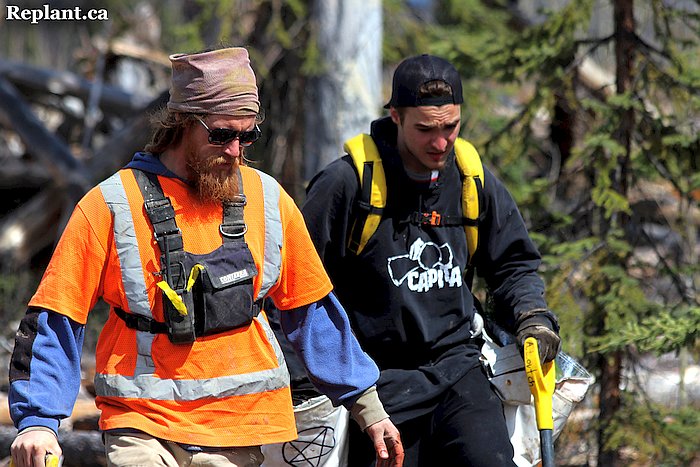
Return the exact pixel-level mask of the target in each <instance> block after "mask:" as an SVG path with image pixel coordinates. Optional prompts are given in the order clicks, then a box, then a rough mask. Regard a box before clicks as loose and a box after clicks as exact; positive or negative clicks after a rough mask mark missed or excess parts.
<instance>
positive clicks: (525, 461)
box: [481, 333, 594, 467]
mask: <svg viewBox="0 0 700 467" xmlns="http://www.w3.org/2000/svg"><path fill="white" fill-rule="evenodd" d="M482 337H483V338H484V340H485V343H484V345H483V347H482V349H481V352H482V357H481V358H482V361H483V363H484V365H485V366H486V370H487V373H488V375H489V380H490V381H491V384H492V385H493V386H494V388H495V389H496V392H497V393H498V395H499V397H500V398H501V400H502V401H503V410H504V413H505V417H506V423H507V425H508V434H509V435H510V442H511V443H512V444H513V449H514V451H515V455H514V456H513V461H514V462H515V464H516V465H517V466H518V467H533V466H535V465H537V464H538V463H539V462H540V460H541V456H540V432H539V430H538V429H537V421H536V418H535V405H534V399H533V397H532V393H531V392H530V387H529V386H528V383H527V375H526V373H525V363H524V362H523V358H522V356H521V355H520V351H519V350H518V347H517V345H516V344H510V345H506V346H504V347H500V346H498V344H496V343H494V342H493V341H492V340H491V338H490V337H489V336H488V335H487V334H486V333H483V334H482ZM554 362H555V365H556V377H557V383H556V387H555V389H554V396H553V399H552V411H553V413H552V415H553V419H554V430H552V431H553V432H552V439H553V440H556V439H557V437H558V436H559V434H560V433H561V431H562V430H563V428H564V425H565V424H566V421H567V420H568V418H569V415H570V414H571V411H572V410H573V408H574V406H575V405H576V404H577V403H578V402H580V401H581V400H583V398H584V396H585V395H586V392H587V391H588V388H589V387H590V386H591V384H593V381H594V378H593V376H591V375H590V374H589V373H588V372H587V371H586V369H585V368H583V367H582V366H581V365H580V364H579V363H578V362H577V361H576V360H575V359H574V358H572V357H571V356H569V355H567V354H566V353H564V352H559V354H557V357H556V359H555V361H554Z"/></svg>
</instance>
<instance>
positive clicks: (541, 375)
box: [523, 337, 556, 430]
mask: <svg viewBox="0 0 700 467" xmlns="http://www.w3.org/2000/svg"><path fill="white" fill-rule="evenodd" d="M523 356H524V358H525V372H526V373H527V382H528V384H529V385H530V392H531V393H532V396H533V397H534V399H535V414H536V416H537V428H538V429H540V430H552V429H554V420H553V418H552V396H554V386H555V384H556V376H555V371H556V369H555V367H554V361H551V362H547V363H545V364H544V365H541V364H540V353H539V349H538V347H537V339H535V338H534V337H528V338H527V339H526V340H525V348H524V351H523Z"/></svg>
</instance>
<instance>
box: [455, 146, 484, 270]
mask: <svg viewBox="0 0 700 467" xmlns="http://www.w3.org/2000/svg"><path fill="white" fill-rule="evenodd" d="M455 155H456V157H457V167H459V172H460V173H461V174H462V215H463V216H464V217H465V218H467V220H468V223H467V224H466V225H465V226H464V232H465V233H466V235H467V248H468V250H469V262H470V263H471V261H472V258H473V257H474V253H475V252H476V248H477V246H478V245H479V225H478V221H479V209H480V208H479V191H480V189H481V188H483V186H484V166H483V165H482V164H481V158H479V153H478V152H477V151H476V148H475V147H474V146H473V145H472V144H471V143H470V142H469V141H467V140H464V139H462V138H457V140H456V141H455Z"/></svg>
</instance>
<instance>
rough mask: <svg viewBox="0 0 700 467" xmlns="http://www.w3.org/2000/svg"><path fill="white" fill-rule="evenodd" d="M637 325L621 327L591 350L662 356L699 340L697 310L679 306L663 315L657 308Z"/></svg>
mask: <svg viewBox="0 0 700 467" xmlns="http://www.w3.org/2000/svg"><path fill="white" fill-rule="evenodd" d="M654 311H655V313H654V314H651V315H648V316H647V317H646V318H643V319H641V320H640V321H630V322H627V323H623V324H622V326H620V327H619V328H618V329H617V330H616V332H615V333H610V334H606V335H605V336H602V337H600V338H597V339H595V340H594V346H593V348H592V349H591V350H593V351H600V352H607V351H611V350H616V349H617V350H622V349H624V348H625V347H627V346H628V345H635V346H636V347H637V349H638V350H639V351H641V352H654V353H656V354H659V355H661V354H664V353H667V352H678V351H679V350H680V349H682V348H693V346H694V345H695V342H696V341H697V340H698V339H700V307H697V306H679V307H677V309H675V310H668V311H665V310H663V309H662V308H661V307H658V308H657V309H656V310H654Z"/></svg>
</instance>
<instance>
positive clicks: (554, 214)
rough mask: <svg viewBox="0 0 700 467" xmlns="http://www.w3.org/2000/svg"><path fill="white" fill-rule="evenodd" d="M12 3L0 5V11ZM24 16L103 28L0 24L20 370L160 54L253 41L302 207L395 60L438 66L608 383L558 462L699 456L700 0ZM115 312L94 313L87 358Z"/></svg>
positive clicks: (6, 332) (365, 123)
mask: <svg viewBox="0 0 700 467" xmlns="http://www.w3.org/2000/svg"><path fill="white" fill-rule="evenodd" d="M17 3H20V2H17ZM11 4H12V2H5V3H2V2H0V6H2V7H3V8H2V11H3V13H2V14H3V15H6V13H7V8H6V7H7V5H11ZM21 4H22V5H21V6H22V8H38V9H41V8H42V7H43V5H44V4H50V6H51V8H56V9H60V8H64V9H70V8H75V7H76V6H80V7H81V8H82V9H83V10H88V9H104V10H105V11H107V12H108V15H109V20H108V21H40V22H38V23H37V24H30V23H29V22H27V21H24V22H22V21H8V20H7V18H5V17H4V16H3V19H0V164H1V165H2V169H0V192H1V193H2V196H0V319H2V320H4V322H6V323H7V326H6V327H4V328H3V329H2V331H1V332H0V336H1V338H0V343H1V344H2V345H1V347H2V350H3V352H4V359H5V361H6V359H7V358H9V352H11V349H12V345H13V338H14V332H15V330H16V329H17V324H18V320H19V319H20V318H21V316H22V315H23V313H24V311H25V308H26V303H27V301H28V299H29V298H30V297H31V295H32V293H33V292H34V290H35V288H36V285H37V283H38V280H39V279H40V277H41V274H42V273H43V270H44V268H45V267H46V264H47V261H48V259H49V257H50V254H51V251H52V249H53V246H54V245H55V241H56V239H57V238H58V235H59V234H60V231H61V229H62V227H63V226H64V225H65V221H66V220H67V218H68V216H69V215H70V213H71V211H72V208H73V206H74V205H75V203H76V202H77V200H78V199H79V198H80V197H81V196H82V195H83V194H84V193H85V191H86V190H87V189H88V188H89V187H90V186H92V185H94V184H95V183H97V182H99V181H100V180H102V179H104V178H105V177H107V176H108V175H109V174H111V173H112V172H113V171H115V170H116V169H118V168H119V167H120V166H121V165H122V164H124V163H125V162H126V161H127V160H128V159H129V158H130V157H131V155H132V153H133V152H134V151H135V150H138V149H140V148H142V147H143V145H144V143H145V142H146V140H147V138H148V135H149V131H148V125H147V122H148V116H149V114H150V113H151V112H153V110H154V109H155V108H157V107H158V106H161V105H163V103H164V102H165V99H167V88H168V79H169V61H168V59H167V56H168V54H169V53H173V52H193V51H198V50H202V49H205V48H207V47H217V46H220V45H245V46H246V47H248V48H249V50H250V53H251V60H252V62H253V66H254V68H255V69H256V71H257V72H258V74H259V83H258V84H259V86H260V95H261V99H262V104H263V107H264V108H265V110H266V113H267V118H266V122H265V124H264V126H263V133H264V136H263V139H262V141H261V142H260V143H257V144H256V145H255V146H254V147H253V148H252V150H251V152H250V157H251V158H252V159H253V161H254V162H253V164H254V165H255V166H256V167H258V168H260V169H262V170H264V171H266V172H268V173H270V174H271V175H273V176H274V177H275V178H277V179H278V180H279V181H280V182H281V183H282V185H283V186H284V187H285V189H287V191H289V193H290V194H291V195H292V196H293V197H294V198H295V200H296V201H297V202H299V203H301V202H302V201H303V197H304V187H305V184H306V182H308V180H309V178H310V177H311V176H312V175H313V174H314V173H315V171H317V170H318V169H320V168H321V167H322V166H323V165H324V164H325V163H327V162H328V161H330V160H332V159H333V158H336V157H339V156H340V154H341V152H342V140H343V138H344V137H346V136H351V134H352V133H353V132H354V133H357V132H359V131H367V130H368V128H369V122H370V120H371V119H372V118H373V117H376V116H379V115H380V114H381V111H382V110H381V105H382V104H383V103H384V102H385V101H386V100H387V99H388V95H389V87H390V77H391V73H392V71H393V68H394V67H395V66H396V64H398V62H399V61H400V60H401V59H402V58H404V57H406V56H410V55H414V54H417V53H434V54H437V55H441V56H443V57H445V58H447V59H449V60H451V61H452V62H453V63H455V65H456V66H457V67H458V68H459V70H460V72H461V74H462V77H463V80H464V96H465V104H464V106H463V120H462V128H461V134H462V136H463V137H465V138H467V139H469V140H470V141H472V142H473V143H474V144H475V145H476V146H477V148H478V149H479V151H480V153H481V154H482V157H483V159H484V163H485V164H486V165H487V166H488V167H489V168H491V169H492V170H493V171H494V172H495V173H496V174H497V175H498V176H499V177H500V178H501V179H502V180H503V181H504V182H505V184H506V186H507V187H508V188H509V190H510V191H511V192H512V194H513V196H514V197H515V198H516V200H517V202H518V204H519V206H520V207H521V210H522V212H523V216H524V217H525V219H526V222H527V224H528V227H529V229H530V232H531V234H532V236H533V238H534V240H535V241H536V243H537V245H538V247H539V248H540V250H541V252H542V254H543V256H544V264H543V268H542V274H543V277H544V278H545V280H546V282H547V286H548V291H547V299H548V303H549V305H550V307H551V308H552V309H553V310H555V311H556V313H557V314H558V315H559V317H560V320H561V324H562V338H563V342H564V344H563V349H564V350H565V351H566V352H567V353H568V354H569V355H572V356H574V357H575V358H576V359H577V360H578V361H579V362H581V363H582V364H583V365H584V366H585V367H586V368H587V369H588V370H589V371H590V372H591V373H592V374H593V375H594V376H595V377H596V383H595V385H594V387H593V388H592V390H591V391H589V394H588V396H587V397H586V399H585V400H584V401H583V402H582V404H581V405H580V408H581V409H585V410H586V412H585V413H586V414H587V415H585V416H580V417H576V418H574V417H572V419H571V420H570V422H569V424H568V425H567V428H566V430H565V431H564V433H563V434H562V436H561V437H560V439H559V440H558V441H557V446H556V448H557V453H558V455H562V456H563V455H564V454H566V458H567V459H569V460H570V463H569V464H567V465H601V466H617V465H639V466H642V465H644V466H647V465H648V466H687V465H693V464H694V463H695V464H697V463H698V462H700V460H699V456H700V454H699V449H700V448H699V446H700V442H698V433H700V366H698V363H699V362H700V346H699V345H698V342H699V340H698V334H699V332H700V301H699V299H698V294H697V292H698V288H699V287H700V263H699V261H698V258H699V256H700V242H699V239H698V234H699V230H700V208H699V207H698V201H699V200H700V171H699V170H698V169H699V166H700V136H699V134H700V131H699V130H700V37H699V36H700V2H699V1H698V0H645V1H640V0H579V1H564V0H549V1H546V0H522V1H516V0H434V1H430V0H413V1H406V2H404V1H400V0H384V1H378V0H365V1H358V0H336V1H325V0H315V1H313V0H308V1H304V0H215V1H199V0H177V1H171V2H165V1H162V2H158V1H155V0H151V1H149V0H123V1H109V0H105V1H103V2H99V1H95V2H89V1H80V0H73V1H51V2H47V1H24V2H21ZM477 285H482V284H477ZM478 293H479V294H481V297H482V298H484V299H486V298H487V294H488V291H486V290H484V289H483V287H481V288H480V289H479V290H478ZM106 313H107V309H106V307H105V306H104V304H100V305H99V306H98V307H97V308H96V310H95V311H94V312H93V315H92V317H91V319H90V321H89V323H88V324H89V333H88V338H87V339H86V351H85V353H86V355H90V353H91V351H92V349H94V345H95V341H96V335H97V333H98V332H99V328H100V326H101V323H102V322H103V321H104V317H105V316H106ZM6 367H7V365H3V367H2V370H3V371H6ZM6 381H7V379H6V377H3V380H2V383H0V387H2V388H3V389H6V384H7V382H6ZM572 459H577V460H572Z"/></svg>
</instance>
